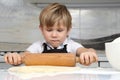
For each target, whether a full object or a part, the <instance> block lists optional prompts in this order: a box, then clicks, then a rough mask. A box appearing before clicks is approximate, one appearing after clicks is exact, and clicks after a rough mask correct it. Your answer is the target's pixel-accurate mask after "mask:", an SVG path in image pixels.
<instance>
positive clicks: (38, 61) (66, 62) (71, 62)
mask: <svg viewBox="0 0 120 80" xmlns="http://www.w3.org/2000/svg"><path fill="white" fill-rule="evenodd" d="M77 62H79V57H76V55H75V54H73V53H43V54H40V53H33V54H27V55H25V56H24V58H23V63H24V64H25V65H26V66H33V65H34V66H35V65H36V66H37V65H49V66H75V65H76V63H77Z"/></svg>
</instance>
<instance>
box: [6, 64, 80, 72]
mask: <svg viewBox="0 0 120 80" xmlns="http://www.w3.org/2000/svg"><path fill="white" fill-rule="evenodd" d="M77 70H80V68H79V67H61V66H19V67H11V68H9V69H8V71H10V72H16V73H57V72H71V71H77Z"/></svg>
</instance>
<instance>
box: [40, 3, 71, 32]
mask: <svg viewBox="0 0 120 80" xmlns="http://www.w3.org/2000/svg"><path fill="white" fill-rule="evenodd" d="M39 20H40V26H41V27H43V26H47V27H52V26H54V24H55V23H57V25H58V26H59V25H60V22H61V21H62V23H63V25H64V26H66V27H67V30H69V29H70V28H71V25H72V23H71V21H72V18H71V15H70V12H69V11H68V9H67V7H66V6H65V5H62V4H59V3H53V4H50V5H48V6H47V7H46V8H44V9H43V10H42V12H41V14H40V17H39Z"/></svg>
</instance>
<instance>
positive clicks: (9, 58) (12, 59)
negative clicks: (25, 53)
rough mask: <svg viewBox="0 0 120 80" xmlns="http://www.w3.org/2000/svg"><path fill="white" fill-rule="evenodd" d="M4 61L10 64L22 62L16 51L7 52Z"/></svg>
mask: <svg viewBox="0 0 120 80" xmlns="http://www.w3.org/2000/svg"><path fill="white" fill-rule="evenodd" d="M4 59H5V62H6V63H8V64H12V65H19V64H21V63H22V57H21V55H20V54H18V53H7V54H6V55H5V56H4Z"/></svg>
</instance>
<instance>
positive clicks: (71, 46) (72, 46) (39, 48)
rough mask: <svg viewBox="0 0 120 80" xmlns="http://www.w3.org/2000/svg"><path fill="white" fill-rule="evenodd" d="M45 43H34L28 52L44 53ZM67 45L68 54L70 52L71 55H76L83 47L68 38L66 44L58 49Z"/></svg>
mask: <svg viewBox="0 0 120 80" xmlns="http://www.w3.org/2000/svg"><path fill="white" fill-rule="evenodd" d="M43 43H45V41H43V42H41V41H37V42H35V43H33V44H32V45H31V46H29V47H28V48H27V49H26V50H27V51H29V52H31V53H42V52H43V50H44V46H43ZM65 44H67V52H70V53H76V51H77V49H78V48H80V47H83V46H82V45H81V44H79V43H77V42H75V41H73V40H71V39H70V38H67V39H66V40H65V41H64V43H63V44H61V45H60V46H59V47H58V48H57V49H61V48H63V47H64V45H65ZM48 46H50V47H51V48H53V47H52V46H51V45H49V44H48ZM47 48H48V49H50V48H49V47H47Z"/></svg>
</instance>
